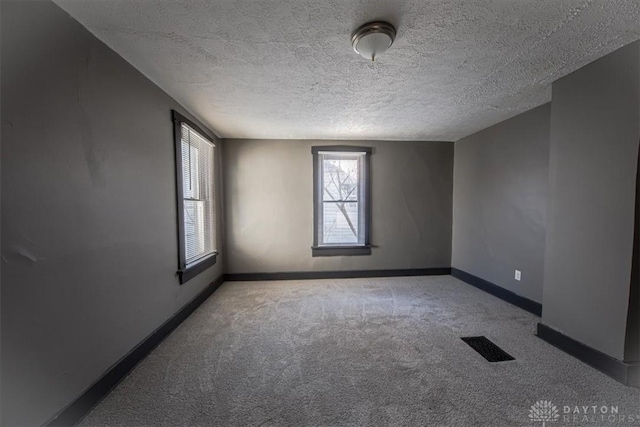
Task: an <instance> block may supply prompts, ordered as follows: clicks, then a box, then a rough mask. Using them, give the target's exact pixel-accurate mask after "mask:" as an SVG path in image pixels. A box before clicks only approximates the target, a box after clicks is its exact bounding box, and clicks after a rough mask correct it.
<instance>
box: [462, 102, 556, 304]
mask: <svg viewBox="0 0 640 427" xmlns="http://www.w3.org/2000/svg"><path fill="white" fill-rule="evenodd" d="M550 109H551V107H550V104H546V105H543V106H541V107H538V108H535V109H533V110H531V111H528V112H526V113H523V114H520V115H518V116H516V117H514V118H511V119H509V120H506V121H504V122H502V123H499V124H497V125H495V126H492V127H490V128H487V129H485V130H483V131H481V132H478V133H476V134H474V135H471V136H468V137H466V138H463V139H461V140H459V141H457V142H456V143H455V164H454V179H453V182H454V185H453V254H452V266H453V267H455V268H458V269H460V270H463V271H466V272H467V273H471V274H473V275H475V276H478V277H480V278H482V279H485V280H488V281H490V282H492V283H495V284H496V285H498V286H501V287H503V288H505V289H508V290H510V291H512V292H515V293H517V294H519V295H522V296H524V297H527V298H529V299H532V300H534V301H538V302H542V280H543V275H544V241H545V229H546V216H547V187H548V171H549V169H548V167H549V118H550ZM516 269H518V270H520V271H521V272H522V280H521V281H520V282H518V281H516V280H515V279H514V273H515V270H516Z"/></svg>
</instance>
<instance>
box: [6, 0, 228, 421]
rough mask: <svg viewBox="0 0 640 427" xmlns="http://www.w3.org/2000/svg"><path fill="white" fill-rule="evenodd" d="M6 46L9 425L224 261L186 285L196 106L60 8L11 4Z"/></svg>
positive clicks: (64, 389)
mask: <svg viewBox="0 0 640 427" xmlns="http://www.w3.org/2000/svg"><path fill="white" fill-rule="evenodd" d="M1 40H2V58H1V59H2V105H1V108H2V150H3V151H2V307H1V308H2V354H1V356H2V371H1V374H2V410H1V412H2V419H1V423H2V424H3V425H12V426H13V425H32V426H33V425H39V424H41V423H43V422H45V421H47V420H48V419H49V418H51V417H52V416H54V414H56V413H57V412H58V411H59V410H61V409H62V408H63V407H64V406H65V405H67V404H69V403H70V402H71V401H72V400H73V399H74V398H76V397H77V396H78V395H79V394H80V393H82V392H83V390H85V389H86V388H87V387H88V386H90V385H91V384H92V383H93V382H94V381H96V380H97V379H98V378H99V377H100V376H101V375H102V374H103V373H104V372H105V370H107V369H108V368H109V367H110V366H111V365H112V364H113V363H115V362H116V361H118V359H120V358H121V357H122V356H123V355H125V354H126V353H127V352H128V351H129V350H131V349H132V347H133V346H135V345H136V344H138V343H139V342H140V341H141V340H143V339H144V338H145V337H146V336H147V335H148V334H150V333H151V332H152V331H153V330H154V329H156V328H157V327H158V326H160V325H161V324H162V323H163V322H164V321H166V320H167V319H168V318H169V317H170V316H171V315H173V314H174V313H175V312H176V311H178V310H179V309H180V308H181V307H182V306H183V305H184V304H185V303H187V302H188V301H189V300H191V299H192V298H193V297H194V296H195V295H197V294H198V293H199V292H200V291H201V290H202V289H204V288H205V286H206V285H207V284H208V283H210V282H211V281H212V280H213V279H215V278H216V277H218V276H219V275H220V274H221V273H222V262H221V260H219V262H218V264H217V265H216V266H214V267H213V268H211V269H209V270H208V271H206V272H205V273H203V274H201V275H200V276H198V277H197V278H195V279H193V280H192V281H190V282H188V283H187V284H185V285H182V286H180V285H179V284H178V279H177V277H176V274H175V273H176V268H177V239H176V233H177V231H176V228H177V226H176V199H175V173H174V155H173V129H172V123H171V109H172V108H176V109H178V110H179V111H180V112H182V113H186V112H185V111H184V110H183V109H182V108H180V106H179V105H177V104H176V102H175V101H173V100H172V99H171V98H170V97H169V96H167V95H166V94H165V93H164V92H162V91H161V90H160V89H159V88H157V87H156V86H155V85H154V84H152V83H151V82H150V81H149V80H147V79H146V78H145V77H144V76H142V75H141V74H140V73H139V72H138V71H136V70H135V69H134V68H133V67H132V66H130V65H129V64H128V63H127V62H125V61H124V60H123V59H122V58H121V57H119V56H118V55H117V54H116V53H114V52H113V51H111V50H110V49H109V48H107V47H106V46H105V45H103V44H102V43H101V42H99V41H98V40H97V39H96V38H94V37H93V36H92V35H91V34H90V33H89V32H88V31H86V30H85V29H84V28H83V27H81V26H80V24H78V23H77V22H76V21H74V20H73V19H71V18H70V17H69V16H68V15H67V14H66V13H65V12H63V11H62V10H61V9H59V8H58V7H57V6H55V5H54V4H53V3H51V2H48V1H23V2H10V1H3V2H2V33H1ZM219 178H220V177H219ZM221 232H222V228H220V233H221Z"/></svg>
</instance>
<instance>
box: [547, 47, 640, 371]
mask: <svg viewBox="0 0 640 427" xmlns="http://www.w3.org/2000/svg"><path fill="white" fill-rule="evenodd" d="M639 73H640V42H636V43H633V44H631V45H628V46H626V47H624V48H622V49H619V50H617V51H616V52H614V53H612V54H610V55H607V56H606V57H604V58H601V59H599V60H598V61H595V62H593V63H592V64H589V65H588V66H586V67H584V68H582V69H580V70H579V71H576V72H575V73H573V74H571V75H569V76H567V77H565V78H563V79H561V80H559V81H557V82H556V83H554V84H553V103H552V108H551V148H550V158H549V213H548V216H547V218H548V220H547V234H546V252H545V274H544V292H543V307H544V308H543V312H542V321H543V322H544V323H545V324H547V325H549V326H551V327H554V328H555V329H557V330H559V331H560V332H563V333H565V334H567V335H569V336H570V337H571V338H574V339H576V340H578V341H581V342H583V343H584V344H587V345H589V346H591V347H593V348H595V349H597V350H600V351H601V352H603V353H606V354H608V355H609V356H612V357H615V358H616V359H620V360H622V359H623V353H624V345H625V329H626V321H627V311H628V310H627V309H628V305H629V284H630V280H631V277H630V276H631V268H632V262H631V260H632V247H633V232H634V207H635V192H636V169H637V162H638V140H639V138H640V122H639V120H638V118H639V116H640V114H639V108H640V84H639V83H640V79H639Z"/></svg>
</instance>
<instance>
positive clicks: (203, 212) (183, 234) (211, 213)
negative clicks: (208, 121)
mask: <svg viewBox="0 0 640 427" xmlns="http://www.w3.org/2000/svg"><path fill="white" fill-rule="evenodd" d="M173 120H174V138H175V145H176V147H175V149H176V178H177V179H176V184H177V193H178V242H179V247H178V253H179V259H178V264H179V265H178V274H179V276H180V283H184V282H186V281H187V280H189V279H191V278H192V277H194V276H195V275H197V274H199V273H200V272H202V271H204V270H205V269H206V268H208V267H210V266H211V265H213V264H215V261H216V255H217V251H216V216H215V181H214V177H215V167H214V165H215V144H214V143H213V141H212V140H211V139H210V138H209V137H207V136H206V134H205V133H204V132H203V131H202V130H200V128H198V126H197V125H195V124H194V123H193V122H191V121H189V120H188V119H186V118H185V117H183V116H182V115H180V114H179V113H177V112H176V111H174V112H173Z"/></svg>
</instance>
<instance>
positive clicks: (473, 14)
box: [55, 0, 640, 141]
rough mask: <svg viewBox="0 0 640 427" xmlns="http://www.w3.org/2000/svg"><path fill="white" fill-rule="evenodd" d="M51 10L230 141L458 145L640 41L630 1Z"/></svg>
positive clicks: (206, 4) (349, 0) (353, 0)
mask: <svg viewBox="0 0 640 427" xmlns="http://www.w3.org/2000/svg"><path fill="white" fill-rule="evenodd" d="M55 1H56V2H57V3H58V4H60V5H61V6H62V7H63V8H64V9H66V10H67V11H68V12H69V13H70V14H71V15H73V16H74V17H76V18H77V19H78V20H79V21H80V22H81V23H82V24H83V25H85V26H86V27H87V28H88V29H89V30H90V31H92V32H93V33H94V34H96V35H97V36H98V37H99V38H100V39H101V40H104V41H105V43H107V45H109V46H111V47H112V48H113V49H115V50H116V51H117V52H119V53H120V54H122V56H123V57H124V58H126V59H127V60H128V61H130V62H131V63H132V64H134V65H135V66H136V67H138V68H139V69H140V70H142V71H143V72H144V73H145V75H147V76H149V77H150V78H151V79H152V80H153V81H154V82H156V83H158V85H159V86H160V87H162V88H164V89H165V90H167V92H168V93H169V94H171V95H172V96H174V97H175V99H177V100H179V101H181V102H182V103H183V104H184V105H185V106H187V107H189V109H190V110H192V111H194V113H196V114H197V115H198V117H200V118H202V119H203V120H204V121H205V122H206V123H208V124H209V125H211V126H212V128H213V129H214V131H217V132H218V133H219V134H220V135H221V136H223V137H226V138H264V139H284V138H292V139H310V138H312V139H352V140H367V139H385V140H399V139H402V140H413V141H429V140H431V141H455V140H458V139H459V138H461V137H464V136H466V135H470V134H472V133H475V132H478V131H480V130H482V129H485V128H486V127H488V126H491V125H493V124H495V123H498V122H501V121H503V120H505V119H507V118H509V117H513V116H515V115H517V114H519V113H522V112H525V111H528V110H530V109H531V108H534V107H537V106H539V105H542V104H544V103H547V102H549V100H550V97H551V83H552V82H553V81H554V80H556V79H558V78H560V77H562V76H565V75H567V74H568V73H570V72H572V71H575V70H577V69H578V68H580V67H581V66H583V65H585V64H588V63H589V62H591V61H593V60H595V59H597V58H600V57H601V56H604V55H606V54H607V53H610V52H613V51H614V50H616V49H617V48H619V47H621V46H624V45H625V44H627V43H630V42H632V41H635V40H638V39H639V38H640V24H639V22H640V7H639V6H638V1H637V0H607V1H593V0H562V1H556V0H544V1H542V0H517V1H505V0H502V1H480V2H478V1H464V0H456V1H452V0H431V1H424V0H398V1H394V0H375V1H374V0H371V1H366V2H363V1H362V0H339V1H337V0H333V1H318V0H279V1H277V2H265V1H255V0H235V1H229V0H206V1H203V0H200V1H127V0H124V1H123V0H120V1H114V0H111V1H79V0H55ZM380 19H383V20H388V21H390V22H391V23H392V24H393V25H395V26H396V28H397V30H398V35H397V37H396V40H395V41H394V43H393V46H391V49H389V50H388V51H387V52H385V53H384V54H383V55H380V56H379V57H378V58H377V59H376V64H375V65H371V64H370V63H369V61H367V60H365V59H363V58H361V57H360V56H359V55H357V54H356V53H355V52H354V51H353V49H352V48H351V45H350V36H351V33H352V32H353V31H354V30H355V29H356V28H358V27H359V26H360V25H362V24H364V23H365V22H369V21H375V20H380Z"/></svg>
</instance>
